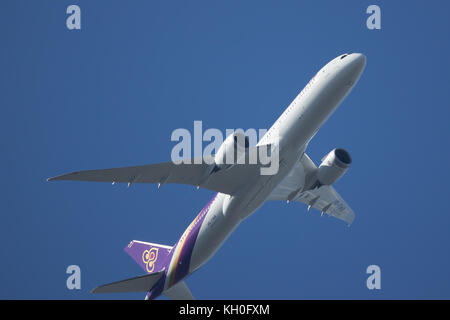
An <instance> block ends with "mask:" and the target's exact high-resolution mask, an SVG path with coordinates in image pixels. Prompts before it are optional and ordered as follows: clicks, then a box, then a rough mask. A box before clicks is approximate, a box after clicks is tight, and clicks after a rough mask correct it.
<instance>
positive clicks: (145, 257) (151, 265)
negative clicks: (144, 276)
mask: <svg viewBox="0 0 450 320" xmlns="http://www.w3.org/2000/svg"><path fill="white" fill-rule="evenodd" d="M158 250H159V249H158V248H151V249H149V250H145V251H144V252H143V253H142V262H144V264H145V268H146V269H147V272H153V270H154V269H155V262H156V259H158Z"/></svg>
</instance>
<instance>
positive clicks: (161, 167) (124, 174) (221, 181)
mask: <svg viewBox="0 0 450 320" xmlns="http://www.w3.org/2000/svg"><path fill="white" fill-rule="evenodd" d="M197 160H198V159H197ZM197 160H196V159H192V160H191V161H190V162H189V163H180V164H175V163H174V162H165V163H158V164H148V165H141V166H133V167H122V168H111V169H99V170H86V171H76V172H72V173H68V174H63V175H60V176H56V177H52V178H49V179H47V180H48V181H57V180H75V181H94V182H110V183H113V184H114V183H128V185H131V184H133V183H157V184H158V186H159V185H162V184H165V183H177V184H187V185H192V186H198V187H202V188H205V189H209V190H213V191H216V192H222V193H226V194H233V193H234V192H236V191H237V190H238V189H239V188H240V187H241V186H242V185H243V184H245V183H246V182H248V181H249V179H253V178H255V177H257V175H258V174H259V168H260V167H259V166H258V165H252V164H236V165H234V166H232V167H230V168H227V169H223V170H216V171H214V170H212V168H213V167H212V166H211V164H210V163H212V162H213V161H212V160H211V159H209V158H208V159H207V158H204V159H203V161H202V159H200V161H197ZM197 163H199V164H197Z"/></svg>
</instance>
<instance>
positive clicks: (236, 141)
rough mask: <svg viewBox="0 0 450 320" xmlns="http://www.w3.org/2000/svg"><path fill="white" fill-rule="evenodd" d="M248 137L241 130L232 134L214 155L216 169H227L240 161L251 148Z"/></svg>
mask: <svg viewBox="0 0 450 320" xmlns="http://www.w3.org/2000/svg"><path fill="white" fill-rule="evenodd" d="M249 145H250V144H249V140H248V137H247V136H246V135H245V134H243V133H241V132H234V133H233V134H230V135H229V136H228V137H227V138H226V139H225V141H224V142H223V143H222V145H221V146H220V148H219V150H217V153H216V155H215V156H214V162H215V165H216V166H215V167H216V168H215V170H220V169H227V168H230V167H232V166H233V165H234V164H236V163H238V159H240V158H241V157H242V156H244V155H245V152H246V151H247V150H248V148H249Z"/></svg>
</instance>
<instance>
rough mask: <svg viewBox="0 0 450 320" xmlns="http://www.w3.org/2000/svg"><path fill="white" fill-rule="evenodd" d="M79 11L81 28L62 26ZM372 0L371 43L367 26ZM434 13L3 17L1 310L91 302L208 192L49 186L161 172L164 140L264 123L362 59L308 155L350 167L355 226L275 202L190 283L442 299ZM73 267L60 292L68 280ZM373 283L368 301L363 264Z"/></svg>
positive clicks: (442, 124) (214, 294)
mask: <svg viewBox="0 0 450 320" xmlns="http://www.w3.org/2000/svg"><path fill="white" fill-rule="evenodd" d="M70 4H77V5H79V6H80V7H81V11H82V12H81V14H82V30H79V31H69V30H67V28H66V23H65V20H66V17H67V15H66V13H65V12H66V8H67V6H68V5H70ZM370 4H378V5H379V6H380V7H381V14H382V17H381V18H382V21H381V27H382V29H381V30H379V31H371V30H368V29H367V28H366V22H365V21H366V18H367V16H368V15H367V14H366V13H365V11H366V8H367V6H368V5H370ZM449 10H450V4H449V2H448V1H432V2H430V1H345V4H344V2H342V1H281V2H278V1H277V2H274V1H261V0H258V1H206V0H205V1H190V2H189V3H187V2H186V1H124V0H122V1H100V0H97V1H86V0H85V1H81V0H71V1H65V0H64V1H62V0H61V1H50V0H45V1H44V0H40V1H23V0H22V1H19V0H2V1H1V3H0V35H1V39H2V45H1V47H0V106H1V111H2V112H1V117H0V132H1V157H0V162H1V168H2V169H1V172H2V173H1V177H2V179H1V180H2V182H1V184H0V185H1V187H0V188H1V193H0V194H1V199H2V201H1V220H0V221H1V222H0V240H1V243H2V249H1V250H0V261H1V267H0V268H1V272H0V284H1V286H0V298H2V299H5V298H40V299H42V298H43V299H47V298H58V299H59V298H62V299H78V298H82V299H94V298H121V299H128V298H131V299H142V298H143V297H144V294H139V293H137V294H124V295H110V296H93V295H91V294H90V293H89V291H90V290H91V289H92V288H93V287H95V286H97V285H99V284H102V283H106V282H110V281H114V280H119V279H123V278H127V277H131V276H135V275H140V274H142V270H141V269H140V268H139V266H138V265H137V264H135V263H134V261H133V260H132V259H131V258H130V257H128V256H127V255H126V253H125V252H124V251H123V248H124V247H125V245H126V244H127V243H128V242H129V241H130V240H132V239H137V240H143V241H151V242H156V243H162V244H173V243H174V242H175V241H176V240H177V239H178V237H179V236H180V235H181V233H182V232H183V231H184V229H185V228H186V226H187V225H188V224H189V222H190V221H191V220H192V219H193V218H194V217H195V215H196V214H197V213H198V211H199V210H200V209H201V208H202V207H203V205H204V204H206V202H207V201H208V200H209V199H210V198H211V197H212V195H213V193H212V192H210V191H206V190H199V191H196V190H195V189H194V188H193V187H190V186H178V185H165V186H164V187H163V188H162V189H161V190H159V191H158V190H157V188H156V186H155V185H133V186H132V187H131V188H130V189H127V188H126V186H125V185H116V186H111V185H110V184H96V183H78V182H54V183H47V182H46V181H45V179H46V178H47V177H50V176H54V175H57V174H61V173H65V172H70V171H74V170H83V169H97V168H108V167H116V166H127V165H135V164H146V163H157V162H163V161H168V160H169V159H170V151H171V149H172V147H173V146H174V143H172V142H171V141H170V134H171V133H172V131H173V130H174V129H176V128H188V129H191V128H192V127H193V121H194V120H202V121H203V125H204V127H205V128H219V129H221V130H225V129H227V128H268V127H270V125H271V124H272V123H273V122H274V121H275V120H276V118H277V117H278V116H279V114H281V112H282V111H283V110H284V109H285V107H287V105H288V104H289V103H290V101H291V100H292V99H293V98H294V97H295V96H296V95H297V93H298V92H299V91H300V90H301V89H302V88H303V87H304V85H306V83H307V82H308V81H309V79H310V78H311V77H312V76H313V75H314V74H315V72H317V71H318V70H319V69H320V68H321V67H322V66H323V65H324V64H325V63H327V62H328V61H329V60H331V59H332V58H334V57H335V56H337V55H339V54H341V53H345V52H362V53H364V54H365V55H366V56H367V66H366V69H365V72H364V74H363V75H362V77H361V79H360V82H359V83H358V84H357V86H356V88H355V89H354V90H353V92H352V93H351V94H350V95H349V96H348V97H347V99H346V100H345V101H344V102H343V104H342V105H341V106H340V108H339V109H338V110H337V112H336V113H335V114H334V115H333V116H332V117H331V118H330V119H329V121H328V122H327V123H326V124H325V126H324V127H323V128H322V129H321V131H320V132H319V133H318V134H317V135H316V137H315V138H314V140H313V141H312V142H311V144H310V146H309V149H308V153H309V155H310V156H311V158H312V159H313V160H314V161H315V162H316V163H317V162H319V161H320V159H321V157H322V156H323V155H325V154H326V153H327V152H329V151H330V150H331V149H332V148H334V147H343V148H346V149H347V150H349V152H350V153H351V154H352V157H353V161H354V162H353V166H352V168H351V169H350V170H349V171H348V173H347V174H346V175H345V176H344V178H343V179H342V180H340V181H339V182H338V183H337V185H336V188H337V189H338V190H339V192H340V193H341V195H342V196H343V197H344V198H345V199H346V200H347V202H348V203H349V204H350V205H351V206H352V208H353V209H354V211H355V213H356V219H355V222H354V224H353V225H352V227H351V228H348V227H347V226H346V225H345V224H344V223H342V222H341V221H339V220H336V219H332V218H328V217H323V218H321V217H320V214H319V213H318V212H317V211H314V210H313V211H311V212H310V213H309V214H307V213H306V207H305V206H304V205H302V204H289V205H287V204H286V203H281V202H271V203H267V204H265V205H264V206H263V207H262V208H260V209H259V210H258V211H257V212H256V213H255V214H254V215H253V216H251V217H250V218H249V219H248V220H246V221H244V222H243V223H242V224H241V226H240V227H239V228H238V229H237V230H236V231H235V232H234V233H233V234H232V236H231V237H230V238H229V240H228V241H227V242H226V243H225V245H224V246H223V247H222V248H221V249H220V250H219V251H218V253H217V254H216V255H215V257H214V258H213V259H212V260H210V261H209V262H208V263H207V264H206V265H205V266H204V267H203V268H202V269H200V270H199V271H198V272H196V273H195V274H194V275H192V276H191V277H190V278H188V280H187V283H188V284H189V286H190V288H191V290H192V292H193V293H194V295H195V296H196V297H197V298H200V299H253V298H255V299H259V298H261V299H305V298H307V299H309V298H313V299H315V298H318V299H323V298H327V299H335V298H338V299H353V298H357V299H360V298H363V299H366V298H367V299H379V298H386V299H393V298H412V299H416V298H450V273H449V272H448V270H450V256H449V255H450V211H449V192H448V191H449V187H448V181H449V179H450V175H449V163H450V151H449V143H448V141H449V136H450V135H449V134H450V130H449V117H450V112H449V110H450V109H449V107H450V105H449V100H450V90H449V89H450V80H449V71H450V64H449V61H448V59H449V56H450V44H449V31H450V20H449V19H448V12H449ZM71 264H76V265H79V266H80V267H81V272H82V284H81V285H82V289H81V290H79V291H76V290H74V291H69V290H67V289H66V286H65V283H66V278H67V276H68V275H67V274H66V273H65V270H66V267H67V266H68V265H71ZM371 264H377V265H379V266H380V267H381V272H382V280H381V285H382V289H381V290H380V291H376V292H374V291H369V290H368V289H367V288H366V284H365V282H366V278H367V274H366V273H365V271H366V268H367V266H369V265H371Z"/></svg>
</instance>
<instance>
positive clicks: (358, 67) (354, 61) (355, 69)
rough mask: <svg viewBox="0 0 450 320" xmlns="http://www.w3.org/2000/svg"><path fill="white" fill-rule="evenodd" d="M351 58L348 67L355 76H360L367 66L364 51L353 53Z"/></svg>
mask: <svg viewBox="0 0 450 320" xmlns="http://www.w3.org/2000/svg"><path fill="white" fill-rule="evenodd" d="M349 58H350V59H349V65H348V68H349V69H350V71H351V73H353V74H354V75H355V76H359V75H360V74H361V73H362V71H363V70H364V67H365V66H366V56H365V55H363V54H362V53H352V54H351V55H350V57H349Z"/></svg>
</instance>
